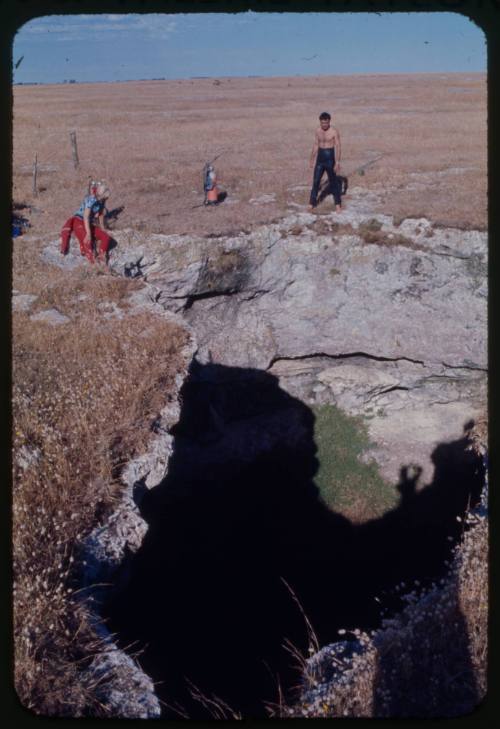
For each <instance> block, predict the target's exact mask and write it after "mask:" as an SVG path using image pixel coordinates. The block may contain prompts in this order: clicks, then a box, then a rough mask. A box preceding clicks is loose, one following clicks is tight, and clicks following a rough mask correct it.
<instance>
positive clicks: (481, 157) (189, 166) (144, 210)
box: [13, 74, 487, 235]
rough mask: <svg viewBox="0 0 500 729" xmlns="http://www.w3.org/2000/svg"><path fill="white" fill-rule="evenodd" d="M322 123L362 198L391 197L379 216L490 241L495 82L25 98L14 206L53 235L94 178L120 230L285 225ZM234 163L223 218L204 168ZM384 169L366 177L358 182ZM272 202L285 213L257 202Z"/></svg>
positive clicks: (40, 89)
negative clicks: (490, 118) (465, 230)
mask: <svg viewBox="0 0 500 729" xmlns="http://www.w3.org/2000/svg"><path fill="white" fill-rule="evenodd" d="M216 81H218V83H216ZM323 110H327V111H329V112H330V113H331V114H332V117H333V119H332V121H333V124H334V125H335V126H336V127H337V129H338V130H339V132H340V135H341V140H342V173H343V174H345V175H347V176H348V177H349V178H350V185H351V187H352V186H354V185H356V186H361V187H363V188H366V189H373V190H376V191H377V192H378V193H380V195H381V199H380V204H379V209H378V212H385V213H387V214H393V215H395V216H398V217H405V216H415V217H419V216H425V217H427V218H429V219H430V220H432V221H433V222H434V223H437V224H442V225H450V226H461V227H474V228H482V229H484V228H485V227H486V205H487V200H486V189H487V177H486V160H487V145H486V76H485V74H422V75H420V74H415V75H373V76H337V77H335V76H323V77H309V78H302V77H291V78H222V79H217V80H214V79H210V78H206V79H187V80H179V81H144V82H125V83H116V84H74V85H73V84H71V85H69V84H65V85H47V86H16V87H14V160H13V161H14V193H13V196H14V201H15V202H16V203H26V204H32V205H33V204H34V205H35V207H36V208H38V209H39V210H41V211H42V212H39V213H36V212H33V213H32V215H31V222H32V224H33V226H34V227H35V229H36V231H40V232H52V231H54V232H56V231H58V229H59V228H60V226H61V225H62V223H63V222H64V220H66V218H67V217H68V216H69V215H70V214H71V213H72V212H73V211H74V210H75V209H76V208H77V207H78V205H79V203H80V199H81V197H82V193H83V191H84V189H85V186H86V183H87V180H88V178H89V176H95V177H104V178H105V179H106V180H107V181H108V182H109V184H110V186H111V189H112V197H111V198H110V200H109V208H110V209H115V208H122V207H123V210H122V212H121V213H120V214H119V216H118V217H117V220H116V223H115V224H116V226H117V227H120V228H122V227H129V226H130V227H134V228H136V229H140V230H144V231H147V232H165V233H179V234H182V233H197V234H201V235H203V234H215V233H221V232H228V231H232V230H236V231H238V230H240V229H242V228H248V227H249V226H252V225H254V224H256V223H258V222H268V221H270V220H272V219H274V218H276V217H278V216H280V215H283V214H284V213H285V212H286V210H287V208H288V205H289V204H290V203H298V204H307V202H308V188H309V186H310V184H311V177H312V173H311V170H310V169H309V165H308V162H309V155H310V151H311V146H312V141H313V134H314V130H315V128H316V126H317V123H318V115H319V113H320V112H321V111H323ZM73 130H74V131H76V134H77V141H78V153H79V158H80V168H79V169H78V171H76V172H75V170H74V168H73V163H72V155H71V145H70V138H69V133H70V131H73ZM223 150H224V153H223V154H222V155H221V157H220V158H219V159H218V160H217V163H216V167H217V171H218V174H219V178H220V180H221V183H222V185H223V187H225V189H227V192H228V197H227V200H226V201H225V202H224V203H223V204H222V205H220V206H219V207H218V208H217V209H216V210H206V209H205V208H204V207H195V208H194V209H193V207H194V206H196V205H197V204H199V203H201V202H202V200H203V192H202V169H203V164H204V163H205V161H206V160H208V159H210V158H212V157H214V156H215V155H216V154H218V153H219V152H221V151H223ZM35 153H36V154H37V155H38V164H39V175H38V184H39V187H40V192H39V195H38V197H37V198H36V199H35V198H34V197H33V194H32V167H33V161H34V155H35ZM380 155H382V157H381V158H380V159H379V160H378V161H377V162H376V163H375V164H373V165H371V166H370V167H368V168H367V169H366V172H365V174H364V175H363V176H361V175H359V173H354V172H353V171H354V170H356V169H357V168H358V167H359V166H361V165H363V164H365V163H366V162H369V161H370V160H372V159H374V158H376V157H379V156H380ZM300 186H303V187H302V189H297V188H300ZM262 195H270V196H274V202H266V203H258V202H257V203H256V202H252V200H255V198H259V197H260V196H262ZM345 203H346V205H348V204H349V198H348V197H347V198H346V200H345ZM324 205H325V206H326V207H328V209H329V208H330V205H331V202H330V199H328V200H327V201H325V203H324ZM374 212H376V211H375V210H374Z"/></svg>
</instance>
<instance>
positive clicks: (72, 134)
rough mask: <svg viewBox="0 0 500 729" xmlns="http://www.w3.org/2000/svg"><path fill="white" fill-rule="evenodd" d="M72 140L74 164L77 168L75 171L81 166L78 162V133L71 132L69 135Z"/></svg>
mask: <svg viewBox="0 0 500 729" xmlns="http://www.w3.org/2000/svg"><path fill="white" fill-rule="evenodd" d="M69 136H70V139H71V149H72V151H73V164H74V166H75V170H76V168H77V167H78V165H79V162H78V150H77V148H76V132H70V133H69Z"/></svg>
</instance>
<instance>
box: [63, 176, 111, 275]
mask: <svg viewBox="0 0 500 729" xmlns="http://www.w3.org/2000/svg"><path fill="white" fill-rule="evenodd" d="M89 193H90V194H89V195H87V196H86V197H85V198H84V200H83V202H82V204H81V205H80V208H79V209H78V210H77V211H76V213H75V214H74V215H73V216H72V217H71V218H69V219H68V220H67V221H66V222H65V223H64V226H63V229H62V231H61V253H62V254H63V255H66V253H67V252H68V251H69V239H70V237H71V233H74V234H75V235H76V237H77V238H78V242H79V243H80V252H81V254H82V256H86V257H87V258H88V260H89V261H90V262H91V263H94V261H95V255H94V239H95V240H98V241H99V252H98V255H97V260H98V261H99V262H102V263H107V255H108V249H109V244H110V242H111V238H110V236H109V235H108V234H107V233H106V232H105V229H104V227H105V226H104V211H105V206H106V200H107V199H108V197H109V188H108V187H107V186H106V184H105V183H104V182H96V183H91V185H90V190H89Z"/></svg>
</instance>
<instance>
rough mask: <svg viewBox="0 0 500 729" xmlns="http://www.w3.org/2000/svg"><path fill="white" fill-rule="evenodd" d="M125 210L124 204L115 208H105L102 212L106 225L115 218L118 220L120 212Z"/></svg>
mask: <svg viewBox="0 0 500 729" xmlns="http://www.w3.org/2000/svg"><path fill="white" fill-rule="evenodd" d="M124 210H125V205H120V206H119V207H117V208H113V209H112V210H107V211H106V213H105V214H104V220H105V222H106V224H107V225H109V223H111V222H114V221H115V220H118V216H119V215H120V213H122V212H123V211H124Z"/></svg>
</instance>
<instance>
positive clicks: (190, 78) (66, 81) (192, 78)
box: [12, 69, 487, 86]
mask: <svg viewBox="0 0 500 729" xmlns="http://www.w3.org/2000/svg"><path fill="white" fill-rule="evenodd" d="M453 74H456V75H464V74H465V75H468V76H470V75H487V70H486V69H485V70H484V71H380V72H375V73H373V72H371V73H369V72H364V73H360V72H357V73H307V74H299V73H294V74H292V75H289V76H282V75H279V76H268V75H264V74H245V75H243V74H242V75H238V76H226V75H214V76H200V75H196V76H182V77H175V78H166V77H162V76H154V77H151V78H136V79H110V80H107V81H106V80H97V81H77V80H76V79H64V80H63V81H13V82H12V86H59V85H62V86H65V85H66V86H68V85H75V84H79V85H81V84H117V83H118V84H119V83H142V82H144V81H148V82H149V81H156V82H169V81H211V80H217V79H229V80H230V79H247V78H254V79H255V78H260V79H262V78H265V79H290V78H314V77H321V78H325V77H334V78H335V77H337V76H369V77H373V76H437V75H439V76H450V75H453Z"/></svg>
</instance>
